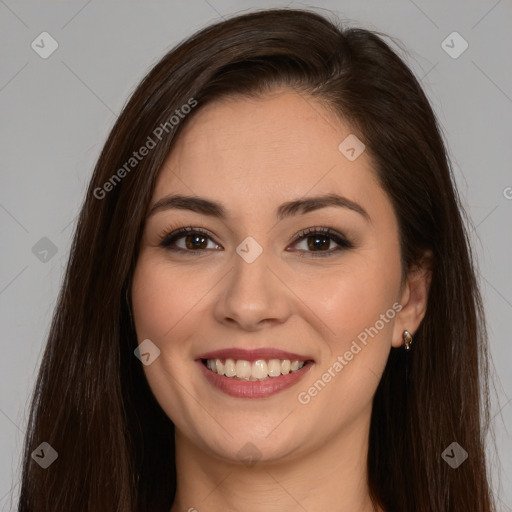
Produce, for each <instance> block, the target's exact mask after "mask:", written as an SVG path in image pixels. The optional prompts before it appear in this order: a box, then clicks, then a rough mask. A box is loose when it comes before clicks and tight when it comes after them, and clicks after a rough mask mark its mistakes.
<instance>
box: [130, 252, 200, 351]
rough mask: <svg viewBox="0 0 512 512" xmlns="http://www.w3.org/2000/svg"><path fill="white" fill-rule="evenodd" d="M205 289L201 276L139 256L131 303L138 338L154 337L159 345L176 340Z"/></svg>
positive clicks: (142, 255)
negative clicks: (174, 338) (173, 338)
mask: <svg viewBox="0 0 512 512" xmlns="http://www.w3.org/2000/svg"><path fill="white" fill-rule="evenodd" d="M207 290H208V283H207V282H206V281H205V280H204V279H202V278H201V276H200V275H197V273H196V274H194V275H191V274H190V272H183V271H182V270H181V271H180V270H179V269H176V268H173V266H172V265H171V264H169V262H167V261H165V260H162V258H160V257H155V256H154V255H151V254H150V253H149V251H147V252H144V251H143V252H142V253H141V255H140V256H139V260H138V262H137V266H136V268H135V272H134V276H133V286H132V304H133V315H134V319H135V326H136V330H137V336H138V339H139V340H141V339H144V338H150V339H151V338H152V337H153V338H155V340H159V341H160V343H161V344H164V342H165V341H168V340H169V339H171V337H176V332H177V331H178V330H181V325H182V323H184V320H186V318H187V317H188V316H193V315H194V312H195V310H196V309H197V303H198V301H199V299H200V298H201V297H202V296H204V295H205V293H206V291H207Z"/></svg>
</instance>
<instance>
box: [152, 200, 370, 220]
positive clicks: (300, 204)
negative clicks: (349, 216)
mask: <svg viewBox="0 0 512 512" xmlns="http://www.w3.org/2000/svg"><path fill="white" fill-rule="evenodd" d="M333 206H334V207H339V208H347V209H349V210H352V211H354V212H356V213H359V214H360V215H361V216H362V217H364V218H365V220H366V221H368V222H371V219H370V216H369V215H368V212H367V211H366V210H365V209H364V208H363V207H362V206H361V205H359V204H358V203H355V202H354V201H351V200H350V199H347V198H346V197H343V196H341V195H338V194H325V195H321V196H314V197H307V198H303V199H295V200H293V201H288V202H286V203H283V204H282V205H280V206H279V207H278V208H277V210H276V218H277V219H278V220H283V219H285V218H287V217H291V216H293V215H303V214H306V213H309V212H312V211H315V210H320V209H321V208H328V207H333ZM169 209H177V210H190V211H192V212H196V213H200V214H203V215H208V216H210V217H215V218H219V219H222V220H226V218H227V217H228V215H227V210H226V208H224V206H223V205H222V204H220V203H217V202H215V201H210V200H209V199H204V198H202V197H197V196H185V195H179V194H178V195H169V196H166V197H163V198H162V199H160V200H159V201H157V202H156V203H155V204H154V205H153V206H152V207H151V209H150V211H149V213H148V215H147V216H148V217H151V216H152V215H154V214H155V213H157V212H159V211H163V210H169Z"/></svg>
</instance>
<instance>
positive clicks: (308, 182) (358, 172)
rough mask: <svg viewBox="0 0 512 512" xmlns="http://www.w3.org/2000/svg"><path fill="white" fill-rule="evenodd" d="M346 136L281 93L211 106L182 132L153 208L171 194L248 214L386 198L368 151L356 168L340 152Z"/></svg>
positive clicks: (316, 109)
mask: <svg viewBox="0 0 512 512" xmlns="http://www.w3.org/2000/svg"><path fill="white" fill-rule="evenodd" d="M349 136H352V137H353V136H354V135H353V134H352V131H351V128H350V126H349V125H348V124H345V123H343V122H341V121H340V120H339V119H338V118H337V117H336V116H335V115H334V114H333V113H332V112H330V111H329V110H328V109H327V108H326V107H325V106H323V105H322V104H321V103H319V102H318V101H316V100H314V99H313V98H311V97H310V96H307V95H305V94H297V93H295V92H293V91H287V90H282V91H278V92H277V93H274V94H272V95H267V96H263V97H259V98H247V97H237V98H227V99H223V100H218V101H214V102H212V103H210V104H208V105H205V106H204V107H202V108H201V110H199V111H197V112H195V114H194V116H193V117H192V118H191V119H190V120H189V121H188V122H187V123H186V125H185V126H184V127H183V131H182V132H181V134H180V136H179V138H178V140H177V141H176V143H175V146H174V148H173V150H172V151H171V153H170V155H169V156H168V158H167V159H166V161H165V164H164V166H163V167H162V169H161V171H160V174H159V176H158V179H157V183H156V187H155V192H154V200H158V199H159V198H160V197H162V196H163V195H165V194H169V193H171V192H183V193H187V194H194V195H200V196H203V197H204V196H210V197H220V196H229V197H230V203H232V204H236V205H237V206H239V207H240V208H242V209H243V207H244V205H245V206H246V207H249V206H251V207H254V206H255V204H256V203H257V204H258V207H259V208H265V207H266V205H268V202H269V200H270V199H271V198H272V199H274V198H275V200H276V202H279V201H285V200H289V199H290V198H296V197H302V196H304V195H307V194H309V193H313V192H314V193H325V192H339V193H342V194H344V195H346V196H349V195H350V196H352V198H353V199H354V200H363V199H364V197H365V196H368V195H369V194H370V195H371V192H372V190H373V192H374V195H375V193H380V194H382V193H383V191H382V190H377V189H380V187H379V186H378V184H377V180H376V179H375V175H374V171H373V166H372V161H371V158H370V156H369V155H368V154H367V153H366V152H365V151H364V152H363V153H362V154H361V155H360V156H359V157H358V158H357V159H355V160H353V161H351V160H349V159H348V158H347V157H346V156H345V154H344V153H342V152H341V151H340V149H339V145H340V143H341V142H342V141H344V140H345V139H346V138H347V137H349ZM349 140H351V139H349ZM376 188H377V189H376Z"/></svg>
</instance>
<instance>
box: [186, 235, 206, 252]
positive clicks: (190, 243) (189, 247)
mask: <svg viewBox="0 0 512 512" xmlns="http://www.w3.org/2000/svg"><path fill="white" fill-rule="evenodd" d="M190 239H193V240H194V241H193V242H190ZM198 239H200V240H201V241H200V242H199V244H196V243H195V241H197V240H198ZM205 239H206V237H205V236H203V235H188V236H187V238H186V245H187V248H188V249H197V248H199V249H204V247H202V246H203V245H204V243H205Z"/></svg>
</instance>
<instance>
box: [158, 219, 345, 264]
mask: <svg viewBox="0 0 512 512" xmlns="http://www.w3.org/2000/svg"><path fill="white" fill-rule="evenodd" d="M188 233H201V234H203V235H205V236H206V237H207V238H209V239H210V240H211V241H213V242H214V243H215V244H216V245H218V246H220V247H222V245H221V244H220V243H218V242H217V241H216V240H215V237H214V236H213V235H212V234H211V232H210V231H208V230H207V229H204V228H201V227H194V226H181V227H171V226H167V227H166V228H165V229H164V230H163V231H162V232H161V233H160V234H159V236H158V245H159V246H160V247H163V248H164V249H167V250H169V251H173V252H182V253H187V254H190V253H196V255H200V254H204V253H205V252H206V251H207V249H200V250H197V251H195V250H187V249H183V248H181V247H175V248H172V249H170V248H169V246H170V245H171V243H174V242H175V241H176V240H179V239H180V238H182V237H184V236H186V235H187V234H188ZM315 234H322V235H326V236H327V237H329V238H330V239H331V240H332V241H334V243H336V244H337V245H338V247H337V248H335V249H330V250H328V251H302V250H298V251H297V250H295V251H289V252H298V254H299V255H300V256H306V255H312V257H324V256H330V255H331V254H334V253H336V252H339V251H341V250H344V249H345V250H346V249H350V248H353V247H354V244H353V243H352V242H350V240H349V239H348V238H347V237H346V236H345V235H344V234H343V233H341V232H339V231H337V230H335V229H334V228H330V227H327V226H312V227H309V228H305V229H302V230H300V231H299V232H298V233H296V234H295V235H293V236H292V238H291V240H290V242H288V244H290V243H291V244H295V243H297V242H299V241H302V240H304V239H307V238H308V236H312V235H315ZM166 240H168V242H166ZM222 248H223V247H222ZM210 250H211V249H210Z"/></svg>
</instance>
